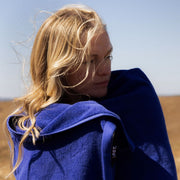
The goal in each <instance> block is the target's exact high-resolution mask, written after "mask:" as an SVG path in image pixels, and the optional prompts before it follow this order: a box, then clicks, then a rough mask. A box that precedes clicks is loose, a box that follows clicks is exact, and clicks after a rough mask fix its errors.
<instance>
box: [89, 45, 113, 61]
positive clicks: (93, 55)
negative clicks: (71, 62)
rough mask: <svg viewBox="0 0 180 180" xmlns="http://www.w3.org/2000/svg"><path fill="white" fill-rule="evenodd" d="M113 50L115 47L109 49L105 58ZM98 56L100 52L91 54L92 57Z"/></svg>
mask: <svg viewBox="0 0 180 180" xmlns="http://www.w3.org/2000/svg"><path fill="white" fill-rule="evenodd" d="M112 51H113V48H112V47H111V49H109V50H108V51H107V53H106V55H105V56H104V58H105V57H106V56H108V55H109V54H111V53H112ZM97 56H98V54H91V55H90V57H97Z"/></svg>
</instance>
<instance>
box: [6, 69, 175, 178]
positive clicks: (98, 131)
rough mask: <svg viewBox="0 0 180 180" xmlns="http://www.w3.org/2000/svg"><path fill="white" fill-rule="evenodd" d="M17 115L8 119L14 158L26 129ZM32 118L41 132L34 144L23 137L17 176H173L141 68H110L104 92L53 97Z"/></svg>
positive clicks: (156, 104)
mask: <svg viewBox="0 0 180 180" xmlns="http://www.w3.org/2000/svg"><path fill="white" fill-rule="evenodd" d="M20 116H22V115H18V116H10V117H9V118H8V121H7V126H8V129H9V131H10V133H11V136H12V139H13V141H14V144H15V147H14V148H15V157H14V162H16V160H17V155H18V142H19V140H20V138H21V137H22V134H23V133H24V132H23V131H22V130H20V129H19V128H18V127H17V125H16V124H14V123H13V119H14V118H15V119H16V118H19V117H20ZM36 120H37V121H36V126H37V127H40V128H41V133H40V138H39V139H37V141H36V145H35V146H34V145H33V144H32V139H31V136H29V137H28V138H27V139H26V141H25V143H24V154H23V160H22V162H21V164H20V166H19V167H18V169H17V170H16V171H15V177H16V179H20V180H21V179H23V180H26V179H33V180H36V179H38V180H41V179H43V180H46V179H47V180H50V179H63V180H66V179H67V180H90V179H91V180H92V179H93V180H94V179H98V180H100V179H104V180H111V179H128V180H129V179H138V180H141V179H143V180H148V179H151V180H152V179H153V180H154V179H163V180H170V179H172V180H174V179H177V176H176V169H175V164H174V159H173V156H172V152H171V148H170V145H169V141H168V136H167V132H166V127H165V122H164V117H163V113H162V110H161V107H160V104H159V101H158V98H157V96H156V93H155V91H154V89H153V87H152V85H151V83H150V82H149V80H148V79H147V77H146V76H145V75H144V73H143V72H142V71H140V70H139V69H133V70H121V71H115V72H112V76H111V82H110V85H109V90H108V95H107V96H106V97H105V98H102V99H94V100H90V101H81V102H78V103H75V104H72V105H70V104H63V103H54V104H52V105H50V106H48V107H47V108H45V109H43V110H42V111H40V112H38V113H37V114H36ZM112 152H113V153H112Z"/></svg>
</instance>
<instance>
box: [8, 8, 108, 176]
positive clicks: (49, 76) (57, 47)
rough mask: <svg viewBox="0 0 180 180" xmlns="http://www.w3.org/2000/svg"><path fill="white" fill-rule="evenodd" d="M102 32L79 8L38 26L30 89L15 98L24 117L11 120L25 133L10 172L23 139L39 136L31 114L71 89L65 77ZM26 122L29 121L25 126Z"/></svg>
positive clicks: (94, 18) (89, 14) (99, 24)
mask: <svg viewBox="0 0 180 180" xmlns="http://www.w3.org/2000/svg"><path fill="white" fill-rule="evenodd" d="M104 30H105V25H104V24H103V22H102V20H101V18H100V17H99V16H98V14H97V13H96V12H95V11H94V10H92V9H90V8H88V7H86V6H82V5H69V6H66V7H63V8H62V9H60V10H58V11H57V12H55V13H53V14H52V15H51V16H50V17H49V18H47V19H46V20H45V22H44V23H43V24H42V25H41V27H40V29H39V31H38V33H37V35H36V38H35V41H34V45H33V48H32V53H31V58H30V74H31V79H32V82H31V87H30V89H29V92H28V93H27V94H26V95H25V96H23V97H20V98H18V99H17V101H18V102H20V104H21V108H20V109H18V110H17V111H16V113H15V114H20V113H23V114H24V116H22V117H20V118H19V119H16V120H14V124H15V125H16V126H18V127H19V128H20V129H21V130H23V131H24V132H25V133H24V135H23V136H22V138H21V141H20V143H19V154H18V159H17V162H14V163H13V164H15V165H14V168H13V169H12V172H11V173H13V172H14V171H15V170H16V169H17V167H18V166H19V165H20V163H21V160H22V149H23V142H24V141H25V139H26V138H27V137H28V136H29V135H31V136H32V142H33V144H35V142H36V139H37V138H38V137H39V135H40V128H38V127H36V126H35V124H36V118H35V113H37V112H38V111H40V110H41V109H43V108H45V107H47V106H48V105H50V104H52V103H55V102H57V101H59V100H60V99H61V98H63V95H64V94H65V93H66V94H67V92H68V90H69V89H71V88H72V87H71V86H68V85H67V84H66V82H65V77H66V75H67V74H68V73H69V71H70V70H71V69H75V71H76V70H78V68H79V67H80V66H81V64H82V63H83V60H84V59H85V58H88V56H89V52H90V48H91V43H90V42H91V39H92V38H93V36H94V35H95V34H97V33H101V32H102V31H104ZM88 69H89V65H87V71H86V72H87V73H86V75H85V77H84V79H83V80H82V81H81V82H79V83H78V84H77V85H79V84H80V83H82V82H83V81H84V80H85V79H86V77H87V76H88ZM75 86H76V85H75ZM27 119H28V121H30V124H29V123H28V125H27V123H26V120H27ZM6 130H7V127H6ZM7 133H8V131H7ZM8 135H9V133H8ZM9 137H10V135H9ZM10 144H11V155H12V156H11V158H12V162H13V159H14V144H13V142H12V140H11V138H10Z"/></svg>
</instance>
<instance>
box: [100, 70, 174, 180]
mask: <svg viewBox="0 0 180 180" xmlns="http://www.w3.org/2000/svg"><path fill="white" fill-rule="evenodd" d="M99 103H100V104H102V105H103V106H104V107H106V108H107V109H109V110H110V111H113V112H115V113H116V114H118V115H119V116H120V118H121V119H122V121H123V125H124V127H125V129H126V130H127V133H128V135H129V137H130V138H131V140H132V141H133V143H134V145H135V147H136V148H135V150H134V152H130V151H123V152H120V151H119V153H118V161H117V166H116V167H117V170H116V177H117V179H138V180H141V179H142V180H152V179H153V180H156V179H157V180H159V179H163V180H175V179H177V174H176V168H175V163H174V159H173V155H172V151H171V148H170V144H169V139H168V136H167V131H166V126H165V120H164V116H163V112H162V109H161V105H160V102H159V99H158V97H157V95H156V93H155V90H154V88H153V86H152V84H151V82H150V81H149V80H148V78H147V77H146V75H145V74H144V73H143V72H142V71H141V70H140V69H138V68H136V69H132V70H122V71H115V72H112V78H111V82H110V85H109V93H108V95H107V96H106V97H105V98H104V99H102V100H100V101H99Z"/></svg>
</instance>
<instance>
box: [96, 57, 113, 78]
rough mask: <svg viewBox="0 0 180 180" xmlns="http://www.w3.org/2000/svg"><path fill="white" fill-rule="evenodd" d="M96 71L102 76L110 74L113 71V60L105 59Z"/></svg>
mask: <svg viewBox="0 0 180 180" xmlns="http://www.w3.org/2000/svg"><path fill="white" fill-rule="evenodd" d="M96 73H97V74H98V75H100V76H102V75H109V74H110V73H111V61H108V60H107V61H104V62H102V63H100V64H99V65H98V67H97V69H96Z"/></svg>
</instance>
